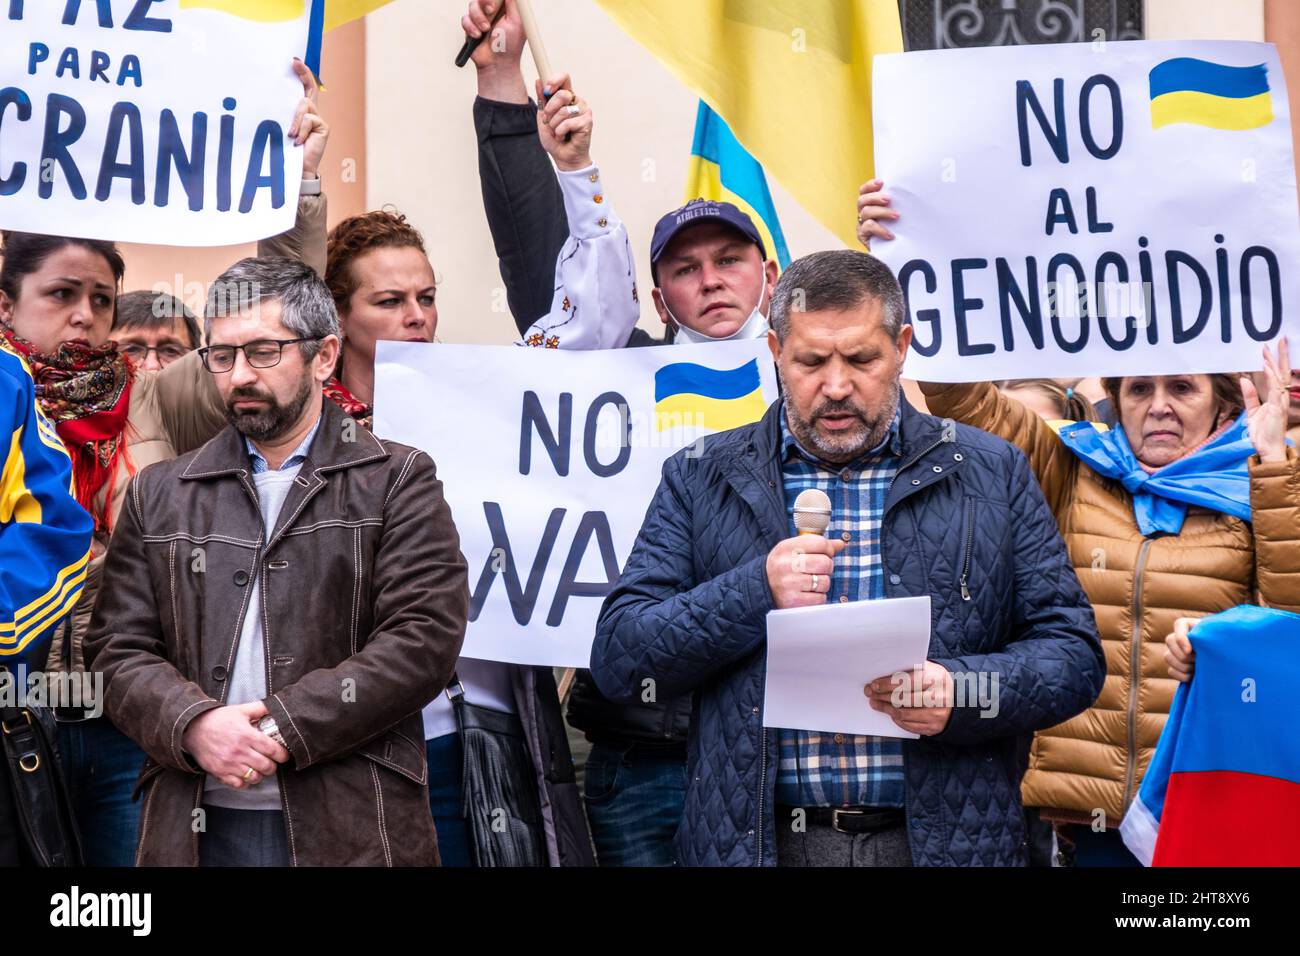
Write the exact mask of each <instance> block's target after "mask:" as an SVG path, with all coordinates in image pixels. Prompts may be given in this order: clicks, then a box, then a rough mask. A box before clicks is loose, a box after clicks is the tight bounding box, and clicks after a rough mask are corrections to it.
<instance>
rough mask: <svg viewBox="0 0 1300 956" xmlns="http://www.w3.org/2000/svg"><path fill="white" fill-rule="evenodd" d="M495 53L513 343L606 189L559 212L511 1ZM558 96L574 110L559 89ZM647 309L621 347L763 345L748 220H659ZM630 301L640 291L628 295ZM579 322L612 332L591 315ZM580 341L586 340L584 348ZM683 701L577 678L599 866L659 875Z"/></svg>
mask: <svg viewBox="0 0 1300 956" xmlns="http://www.w3.org/2000/svg"><path fill="white" fill-rule="evenodd" d="M499 2H501V0H475V2H472V3H471V4H470V5H469V11H468V15H467V17H466V18H465V20H463V21H462V24H463V25H464V26H465V32H466V33H467V34H469V35H471V36H475V35H481V34H482V33H483V32H485V31H487V30H488V29H489V27H490V21H491V20H492V18H493V16H494V15H495V14H496V12H497V3H499ZM490 29H491V31H492V42H490V43H489V42H484V43H482V44H481V45H480V46H479V48H478V51H476V53H475V56H474V64H475V67H476V68H477V72H478V97H477V98H476V100H475V101H474V126H475V130H476V132H477V135H478V143H479V176H480V180H481V182H482V188H483V205H484V209H485V211H486V212H487V219H488V225H489V227H490V228H491V231H492V239H493V243H494V245H495V246H496V251H497V258H498V259H499V261H500V266H501V277H502V279H503V281H504V282H505V286H506V296H507V299H508V301H509V304H510V311H511V313H512V314H513V315H514V318H515V324H516V325H517V326H518V328H519V333H520V334H521V335H524V336H525V341H526V340H527V333H528V330H529V328H530V326H532V324H533V323H534V322H535V321H536V320H537V319H539V318H541V317H542V316H544V315H546V314H547V313H548V312H549V311H550V310H551V303H552V296H553V294H554V275H555V271H554V270H555V261H556V257H557V256H558V254H559V252H560V248H561V246H562V245H563V244H564V242H565V239H566V238H567V237H568V236H569V233H570V223H569V221H568V217H569V216H572V215H575V214H576V215H589V216H592V217H594V218H595V220H597V221H598V220H599V218H600V217H601V216H604V215H606V212H607V208H608V207H607V205H606V204H605V202H604V198H605V197H604V195H603V191H602V192H598V193H596V194H595V196H593V197H591V199H590V200H589V206H588V207H585V208H584V207H582V206H581V205H575V206H573V207H571V208H569V209H567V210H566V207H565V203H564V198H563V195H562V194H561V192H560V186H559V183H558V181H557V178H556V173H555V170H554V169H553V168H552V166H551V162H550V160H549V159H548V157H547V154H546V152H545V150H544V149H543V147H542V145H541V143H540V141H539V139H538V131H537V106H536V104H535V103H534V102H533V101H531V100H530V99H529V97H528V92H527V87H526V86H525V85H524V78H523V72H522V70H521V69H520V65H519V59H520V54H521V53H522V39H521V37H522V28H521V25H520V23H519V18H518V12H517V11H516V10H515V9H514V4H513V2H507V3H506V9H505V11H504V14H503V15H502V17H501V19H500V20H498V21H497V23H496V24H495V26H491V27H490ZM555 97H557V98H562V99H564V100H569V101H570V103H566V104H565V105H564V106H563V107H561V109H562V110H563V109H567V108H569V106H570V105H572V104H573V103H576V102H577V95H576V94H574V93H572V92H571V91H569V90H558V91H556V93H555ZM650 259H651V262H650V274H651V276H652V278H653V280H654V289H653V291H652V292H651V297H652V299H653V301H654V306H655V310H656V311H657V312H658V313H659V317H660V319H662V320H663V323H664V325H665V326H666V327H667V328H666V330H665V335H664V337H662V338H660V337H658V336H655V335H651V334H650V333H648V332H646V331H645V330H644V329H641V328H636V327H634V328H633V329H632V330H631V333H630V334H629V336H628V337H627V339H626V341H624V342H623V346H624V347H637V346H648V345H670V344H673V343H676V342H680V343H688V344H693V343H699V342H721V341H730V340H735V339H750V338H761V337H763V336H765V335H766V334H767V330H768V323H767V309H768V302H769V300H770V298H771V293H772V289H773V288H774V287H775V285H776V281H777V275H778V271H779V270H778V267H777V264H776V262H775V260H770V259H768V256H767V250H766V249H765V248H764V247H763V242H762V240H761V239H760V238H759V233H758V230H757V229H756V228H755V226H754V223H753V222H752V221H751V220H750V218H749V217H748V216H747V215H745V213H743V212H741V211H740V210H739V209H737V208H736V207H735V206H734V205H732V204H730V203H722V202H712V201H709V200H700V199H697V200H693V201H692V202H689V203H687V204H686V205H685V206H682V207H681V208H680V209H675V210H673V211H672V212H670V213H668V214H667V215H665V216H664V217H663V218H662V219H660V220H659V222H658V224H657V225H656V226H655V231H654V237H653V239H652V241H651V252H650ZM633 290H634V291H633V295H634V296H636V295H637V293H636V291H635V290H636V286H633ZM578 320H579V321H594V322H603V321H608V320H607V317H605V316H601V315H599V314H587V315H584V316H579V317H578ZM582 338H584V339H590V338H593V336H583V337H582ZM691 703H692V700H691V695H689V694H688V695H685V696H683V697H678V698H673V699H664V698H662V697H660V698H658V699H656V700H638V701H637V702H635V703H630V704H627V703H625V704H615V703H612V702H610V701H609V700H607V699H605V698H604V697H603V696H602V695H601V693H600V691H599V690H597V689H596V686H595V684H594V682H592V680H591V675H590V674H589V673H588V672H587V671H585V670H584V671H580V672H579V674H578V678H577V680H576V682H575V683H574V686H573V693H572V696H571V697H570V699H569V707H568V718H569V723H570V724H572V725H573V726H574V727H576V728H578V729H579V730H581V731H582V732H583V733H584V734H585V735H586V737H587V739H588V740H589V741H590V742H591V744H592V749H591V755H590V756H589V758H588V760H587V764H586V770H585V776H584V797H585V800H586V806H587V819H588V822H589V823H590V825H591V833H592V837H593V839H594V841H595V844H596V856H597V860H598V862H599V863H600V864H601V865H602V866H667V865H670V864H671V863H672V861H673V855H672V840H673V835H674V833H675V832H676V830H677V826H678V823H679V822H680V820H681V815H682V805H683V801H684V799H685V793H686V739H687V734H688V732H689V729H690V717H691Z"/></svg>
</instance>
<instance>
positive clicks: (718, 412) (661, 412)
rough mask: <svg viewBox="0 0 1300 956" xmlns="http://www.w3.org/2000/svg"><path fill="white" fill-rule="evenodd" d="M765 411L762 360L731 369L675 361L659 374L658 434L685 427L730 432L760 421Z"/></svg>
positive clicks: (656, 404) (753, 360)
mask: <svg viewBox="0 0 1300 956" xmlns="http://www.w3.org/2000/svg"><path fill="white" fill-rule="evenodd" d="M765 411H767V406H766V405H765V404H764V403H763V383H762V381H761V379H760V378H759V374H758V359H750V360H749V361H748V362H746V363H745V364H744V365H742V366H740V367H739V368H733V369H729V370H722V369H716V368H707V367H706V366H703V365H695V364H693V363H691V362H675V363H673V364H672V365H665V366H664V367H663V368H661V369H660V370H659V371H657V372H655V419H656V428H657V430H658V431H661V432H662V431H666V430H668V429H670V428H678V427H681V426H687V427H695V428H707V429H710V430H712V431H726V430H727V429H728V428H738V427H740V426H741V425H748V424H750V423H751V422H756V421H758V420H759V419H760V418H762V417H763V413H764V412H765Z"/></svg>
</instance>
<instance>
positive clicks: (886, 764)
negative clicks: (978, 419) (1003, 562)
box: [776, 412, 903, 807]
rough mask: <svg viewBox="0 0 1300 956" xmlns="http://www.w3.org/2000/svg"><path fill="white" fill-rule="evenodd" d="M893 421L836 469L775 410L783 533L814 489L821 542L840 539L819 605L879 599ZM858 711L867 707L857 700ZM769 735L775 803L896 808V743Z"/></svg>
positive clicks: (894, 450)
mask: <svg viewBox="0 0 1300 956" xmlns="http://www.w3.org/2000/svg"><path fill="white" fill-rule="evenodd" d="M899 420H900V416H899V415H898V414H897V413H895V415H894V421H893V423H892V424H891V425H890V430H889V435H888V436H887V437H886V438H885V440H884V441H883V442H881V443H880V445H879V446H877V447H876V448H874V449H872V450H871V451H869V452H867V453H866V454H865V455H863V456H862V457H861V458H859V459H857V460H856V461H854V462H852V463H850V464H848V465H843V466H840V467H838V468H836V467H834V466H832V465H830V464H828V463H826V462H824V461H821V460H820V459H818V458H817V457H816V456H814V455H812V454H810V453H809V452H807V451H806V450H805V449H804V448H803V447H802V446H801V445H800V444H799V442H798V441H797V440H796V439H795V437H794V435H793V434H792V433H791V432H790V428H789V426H788V425H787V424H786V421H785V413H784V412H782V413H781V472H782V475H783V476H784V485H785V510H786V513H787V514H789V515H790V516H791V517H790V533H791V535H794V534H795V533H796V532H795V527H794V500H795V498H797V497H799V492H801V491H806V490H807V489H809V488H820V489H821V490H822V491H824V492H826V494H827V495H829V496H830V499H831V523H830V527H829V528H827V530H826V534H827V537H831V538H841V539H842V540H844V541H846V542H848V547H847V548H845V549H844V550H843V551H842V552H841V553H840V555H839V557H837V558H836V559H835V573H834V575H833V576H832V578H831V585H830V591H829V593H828V594H827V601H831V602H833V601H839V602H842V603H847V602H848V601H874V600H879V599H880V598H883V597H884V596H885V581H884V574H883V572H882V569H881V563H880V523H881V520H882V519H883V518H884V516H885V496H886V495H887V494H888V493H889V486H890V483H891V482H892V481H893V480H894V475H895V474H896V473H897V472H898V465H899V459H900V455H901V452H902V449H901V447H900V445H899V437H898V423H899ZM867 676H868V677H871V676H875V675H867ZM865 682H866V681H865V680H864V681H863V683H865ZM862 706H863V707H866V706H867V699H866V698H865V697H863V699H862ZM777 734H778V738H777V739H778V742H779V750H780V763H779V767H778V769H777V777H776V802H777V803H781V804H786V805H788V806H794V807H901V806H902V805H903V744H902V741H901V740H899V739H897V738H894V737H869V736H863V735H857V734H836V733H829V732H820V731H816V732H814V731H806V730H778V731H777Z"/></svg>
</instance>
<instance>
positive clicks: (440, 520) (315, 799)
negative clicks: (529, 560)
mask: <svg viewBox="0 0 1300 956" xmlns="http://www.w3.org/2000/svg"><path fill="white" fill-rule="evenodd" d="M323 409H324V411H323V415H322V419H321V425H320V428H319V430H318V431H317V433H316V437H315V439H314V440H313V442H312V445H311V449H310V451H309V453H308V456H307V460H306V461H305V462H304V463H303V465H302V469H301V471H300V472H299V475H298V477H297V479H295V483H294V486H293V487H292V489H291V490H290V492H289V496H288V498H287V499H286V500H285V502H284V506H283V508H282V510H281V512H280V517H279V520H278V522H277V524H276V527H275V528H273V529H271V528H265V527H263V522H262V518H261V512H260V510H259V508H258V503H257V495H256V492H255V490H254V488H253V485H252V483H251V480H250V474H251V463H250V461H249V456H248V452H247V449H246V448H245V444H244V438H243V436H242V435H240V434H239V432H237V431H236V430H235V429H234V427H233V426H227V427H226V428H225V429H224V430H222V431H221V432H220V433H219V434H218V435H217V436H216V437H215V438H213V439H212V440H211V441H209V442H208V443H207V444H206V445H204V446H203V447H201V448H199V449H198V450H197V451H195V452H192V453H190V454H187V455H184V456H182V457H180V458H176V459H173V460H171V461H165V462H160V463H158V464H155V465H151V466H150V467H148V468H146V469H145V470H143V471H142V472H141V473H140V474H139V475H138V476H137V477H136V478H135V480H134V481H133V482H132V483H131V487H130V490H129V492H128V495H127V501H126V504H125V506H124V507H123V508H122V512H121V517H120V521H119V524H118V527H117V529H116V530H115V532H114V534H113V538H112V542H111V544H110V546H109V551H108V556H107V559H106V561H105V565H104V582H103V586H102V587H101V588H100V591H99V596H98V601H97V602H96V605H95V611H94V615H93V618H92V621H91V626H90V630H89V633H88V634H87V635H86V642H85V650H86V658H87V664H88V666H89V667H90V668H93V669H98V670H101V671H103V672H104V675H105V681H106V684H107V692H106V698H107V700H106V711H107V713H108V716H109V717H110V718H111V719H112V720H113V722H114V723H115V724H116V725H117V726H118V727H120V728H121V729H122V730H123V731H124V732H125V733H126V734H127V735H128V736H130V737H131V738H132V739H134V740H135V741H136V742H137V743H139V744H140V746H141V747H142V748H144V750H145V752H146V753H147V754H148V760H147V761H146V762H145V765H144V768H143V770H142V772H141V775H140V782H139V784H138V787H137V789H138V790H139V791H141V792H143V795H144V806H143V809H142V811H141V823H140V843H139V851H138V854H137V861H136V862H137V864H139V865H150V864H154V865H172V866H185V865H190V866H192V865H196V864H197V862H198V839H199V836H198V834H197V833H196V832H195V830H194V828H193V827H192V822H193V812H194V810H196V809H197V808H198V807H199V805H200V802H201V799H202V794H203V781H204V773H203V772H202V770H201V768H200V767H198V766H197V765H196V764H195V763H194V761H193V759H192V758H191V757H190V755H189V754H187V753H185V752H184V751H183V749H182V743H181V742H182V740H183V738H184V735H185V730H186V728H187V727H188V726H189V724H190V722H191V721H193V720H194V718H196V717H197V716H199V715H200V714H202V713H204V712H206V711H208V710H211V709H213V708H216V707H220V706H221V705H222V702H223V701H224V700H225V696H226V693H227V689H228V686H229V685H228V675H229V670H230V668H231V666H232V663H233V661H234V655H235V647H236V644H237V643H238V639H239V634H240V629H241V627H242V624H243V619H244V615H245V613H246V612H247V611H248V605H249V598H250V594H251V592H252V586H253V583H254V581H256V582H257V584H258V586H259V588H260V600H261V613H262V622H263V630H264V640H265V642H266V660H267V662H268V666H267V685H268V686H267V696H266V698H265V699H266V704H267V708H268V709H269V710H270V713H271V715H272V716H273V717H274V718H275V721H276V723H277V725H278V726H279V729H280V732H281V733H282V734H283V735H284V737H285V740H286V741H287V743H288V749H289V752H290V755H291V760H290V761H289V763H287V764H285V765H283V766H282V767H281V768H280V770H279V771H278V772H277V774H276V778H277V779H278V781H279V785H280V796H281V803H282V806H283V810H284V815H285V826H286V830H287V835H288V841H289V856H290V861H291V862H292V863H293V864H294V865H324V866H339V865H350V864H351V865H363V866H364V865H368V866H401V865H434V864H436V863H437V860H438V853H437V847H436V838H435V836H434V829H433V819H432V817H431V816H430V815H429V803H428V787H427V783H428V781H427V770H426V766H425V752H424V732H423V726H422V723H421V720H420V709H421V708H422V707H423V706H424V704H425V703H427V702H428V701H429V700H431V699H432V698H433V697H434V696H436V695H437V694H439V693H441V692H442V690H443V689H444V688H445V687H446V685H447V681H448V679H449V678H450V677H451V674H452V670H453V668H454V667H455V664H456V658H457V656H458V655H459V653H460V648H461V643H462V641H463V640H464V636H465V624H466V616H467V614H468V607H469V590H468V585H467V570H466V564H465V559H464V557H463V556H462V555H461V553H460V540H459V537H458V536H457V533H456V527H455V525H454V524H453V522H452V517H451V512H450V510H449V509H448V507H447V503H446V501H445V499H444V498H443V493H442V484H441V482H439V481H438V479H437V476H436V474H435V470H434V465H433V462H432V461H431V460H430V459H429V457H428V456H427V455H426V454H424V453H423V452H421V451H418V450H416V449H413V448H408V447H407V446H405V445H399V444H397V443H395V442H389V441H383V440H380V439H377V438H375V437H374V436H373V435H372V434H371V433H370V432H368V431H366V430H365V429H363V428H357V427H356V426H355V423H354V422H349V421H347V420H346V418H345V416H344V414H343V413H342V412H341V411H340V410H339V409H338V407H337V406H336V405H335V404H334V403H333V402H330V401H324V402H323ZM349 426H351V427H349Z"/></svg>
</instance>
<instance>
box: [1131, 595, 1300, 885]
mask: <svg viewBox="0 0 1300 956" xmlns="http://www.w3.org/2000/svg"><path fill="white" fill-rule="evenodd" d="M1191 640H1192V646H1193V648H1195V650H1196V672H1195V673H1194V674H1193V676H1192V680H1191V681H1190V682H1189V683H1187V684H1183V685H1181V686H1180V687H1179V688H1178V691H1177V693H1175V695H1174V703H1173V707H1172V708H1171V709H1170V712H1169V720H1168V722H1167V723H1166V724H1165V729H1164V732H1163V733H1162V734H1161V735H1160V742H1159V744H1158V745H1157V746H1156V752H1155V756H1154V757H1153V758H1152V760H1151V766H1150V767H1149V768H1148V769H1147V773H1146V776H1145V777H1144V778H1143V780H1142V786H1141V788H1140V789H1139V790H1138V795H1137V799H1135V800H1134V801H1133V805H1132V806H1131V807H1129V811H1128V813H1127V814H1125V816H1124V822H1123V823H1122V824H1121V825H1120V835H1121V836H1122V837H1123V839H1124V843H1125V844H1126V845H1127V846H1128V848H1129V850H1131V851H1132V853H1133V854H1134V855H1135V856H1136V857H1137V858H1138V859H1139V860H1141V861H1142V862H1143V863H1145V864H1146V865H1147V866H1297V865H1300V733H1297V717H1296V714H1297V704H1296V702H1297V701H1300V614H1290V613H1287V612H1286V611H1276V610H1270V609H1268V608H1261V607H1255V606H1252V605H1242V606H1240V607H1235V608H1233V609H1232V610H1230V611H1224V612H1223V613H1222V614H1216V615H1214V616H1213V617H1207V618H1205V619H1204V620H1202V621H1201V622H1200V623H1198V624H1197V625H1196V627H1195V628H1194V629H1193V630H1192V633H1191Z"/></svg>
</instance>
